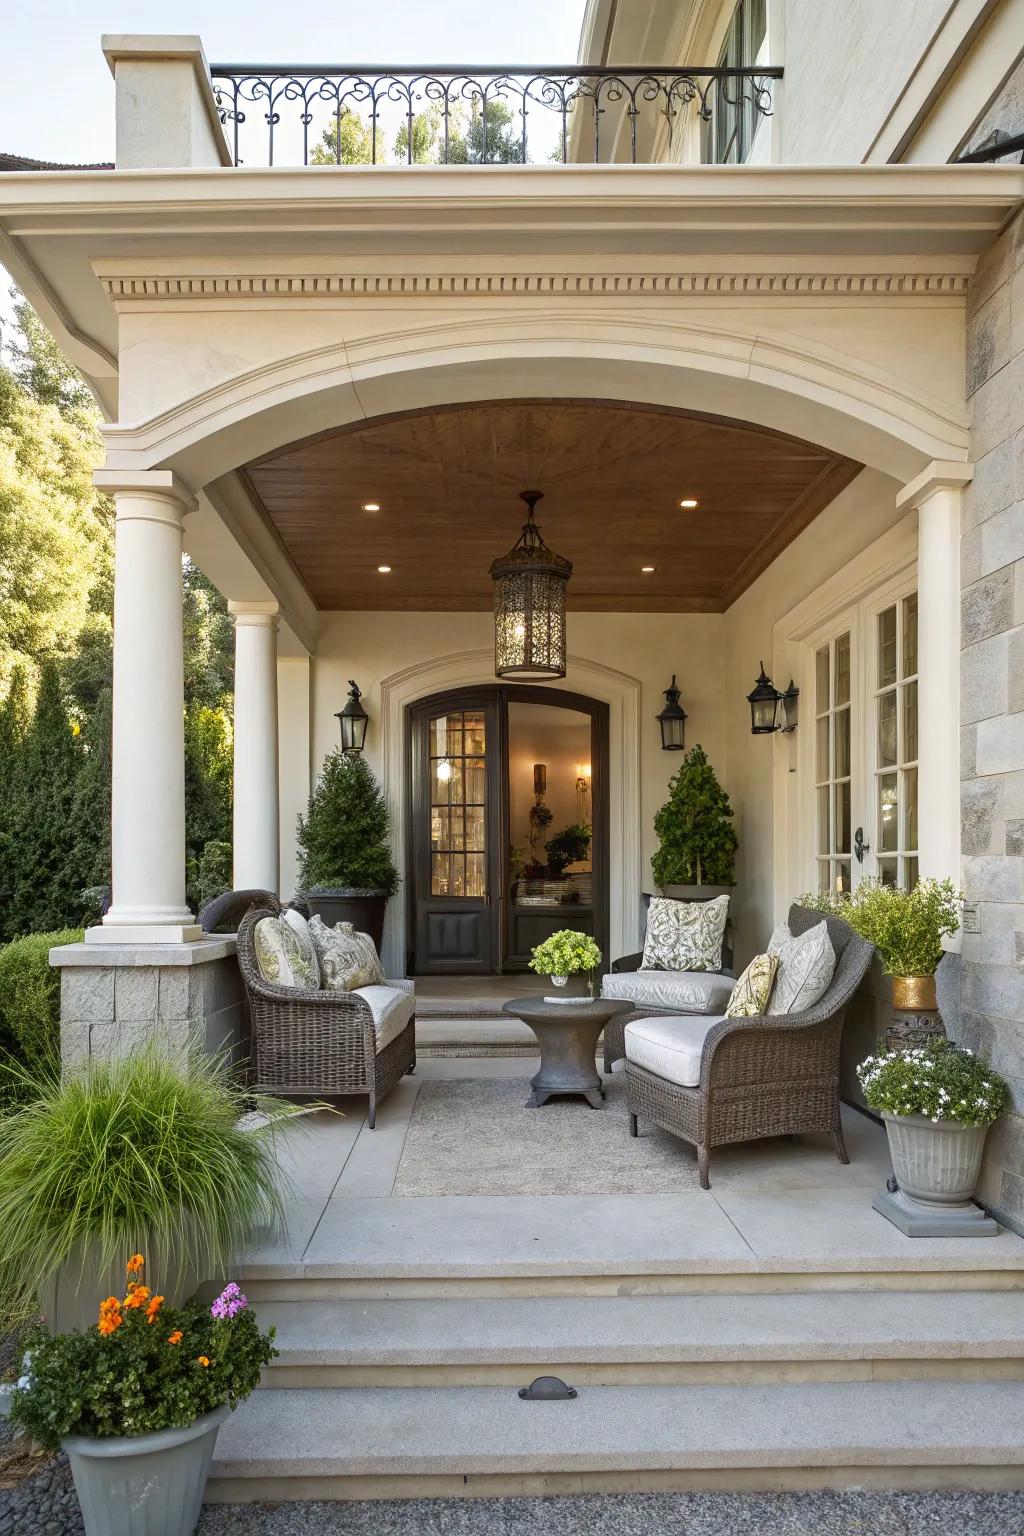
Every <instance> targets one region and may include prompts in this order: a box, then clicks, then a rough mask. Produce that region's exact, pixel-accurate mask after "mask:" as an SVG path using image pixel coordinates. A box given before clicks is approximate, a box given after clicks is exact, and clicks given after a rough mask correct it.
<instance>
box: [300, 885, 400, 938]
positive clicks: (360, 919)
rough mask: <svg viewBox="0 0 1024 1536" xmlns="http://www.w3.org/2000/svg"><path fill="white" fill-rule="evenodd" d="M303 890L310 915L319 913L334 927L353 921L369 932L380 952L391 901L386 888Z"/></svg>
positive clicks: (327, 923)
mask: <svg viewBox="0 0 1024 1536" xmlns="http://www.w3.org/2000/svg"><path fill="white" fill-rule="evenodd" d="M303 894H304V897H305V901H306V905H307V906H308V907H309V912H310V916H311V917H319V918H320V919H321V921H322V922H324V923H325V924H326V925H327V927H328V928H333V927H334V925H335V923H351V924H352V926H353V928H355V929H356V931H357V932H358V933H368V934H369V935H370V938H371V939H372V940H373V942H374V944H375V945H376V946H377V953H378V954H379V953H380V947H381V944H382V943H383V940H384V913H385V910H386V908H387V904H388V897H387V892H386V891H375V890H367V889H365V888H361V887H358V886H343V885H339V886H331V887H327V886H324V887H322V888H320V889H317V890H312V891H305V892H304V893H303Z"/></svg>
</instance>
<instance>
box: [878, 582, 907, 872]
mask: <svg viewBox="0 0 1024 1536" xmlns="http://www.w3.org/2000/svg"><path fill="white" fill-rule="evenodd" d="M876 625H877V630H876V634H877V653H878V663H877V670H876V686H875V697H874V709H875V762H874V785H873V790H874V822H875V828H874V831H875V858H876V862H877V867H878V875H879V878H880V879H881V880H882V881H884V883H885V884H886V885H901V886H903V887H904V888H906V889H909V888H910V887H911V886H913V885H916V884H917V872H918V866H917V748H918V741H917V737H918V729H917V594H916V593H912V594H911V595H910V596H909V597H904V598H901V599H900V601H899V602H897V603H893V604H891V606H890V607H888V608H884V609H883V610H882V612H881V613H879V614H878V615H877V618H876Z"/></svg>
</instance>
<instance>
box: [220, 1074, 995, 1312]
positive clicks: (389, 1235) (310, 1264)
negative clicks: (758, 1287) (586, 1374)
mask: <svg viewBox="0 0 1024 1536" xmlns="http://www.w3.org/2000/svg"><path fill="white" fill-rule="evenodd" d="M534 1070H535V1067H534V1065H533V1063H532V1062H531V1061H530V1060H529V1059H524V1058H523V1057H519V1058H502V1057H480V1058H465V1057H463V1058H461V1059H459V1058H445V1057H437V1058H428V1059H425V1060H421V1061H420V1064H419V1066H418V1068H417V1072H416V1075H415V1076H414V1077H407V1078H404V1079H403V1080H402V1081H401V1082H400V1083H399V1084H398V1085H397V1087H396V1088H395V1089H394V1090H393V1091H392V1092H391V1093H390V1094H389V1095H388V1096H387V1097H386V1098H385V1099H384V1100H383V1102H382V1104H381V1105H380V1106H379V1108H378V1115H377V1128H376V1130H375V1131H371V1130H370V1129H369V1128H368V1126H367V1124H366V1109H365V1102H364V1101H361V1100H344V1101H338V1108H339V1109H340V1111H341V1113H340V1114H331V1113H327V1112H318V1113H316V1114H313V1115H311V1116H310V1117H309V1118H308V1120H307V1121H305V1122H304V1123H302V1124H301V1125H300V1127H299V1128H298V1129H297V1130H296V1131H295V1132H294V1133H293V1134H292V1135H290V1136H287V1137H285V1138H282V1142H281V1148H280V1154H279V1155H280V1160H281V1166H282V1173H283V1176H284V1178H285V1181H286V1184H287V1194H286V1205H287V1223H288V1224H287V1231H286V1232H284V1233H281V1234H278V1235H277V1236H274V1237H270V1238H268V1239H267V1241H265V1242H264V1243H263V1244H262V1245H260V1246H258V1247H256V1248H254V1249H253V1251H251V1252H250V1253H249V1255H248V1256H247V1258H246V1262H245V1265H244V1274H245V1277H246V1279H247V1280H257V1279H259V1278H260V1277H267V1278H270V1277H274V1278H276V1279H278V1280H282V1279H285V1278H286V1277H289V1276H291V1277H294V1278H296V1279H299V1278H305V1279H312V1278H314V1277H331V1276H334V1277H339V1276H348V1277H352V1278H356V1277H359V1276H364V1277H369V1276H375V1277H382V1276H387V1275H389V1274H392V1275H395V1276H401V1277H403V1278H404V1279H411V1278H414V1277H416V1276H420V1277H429V1276H436V1277H444V1278H445V1280H446V1281H447V1282H448V1283H449V1284H450V1285H457V1284H458V1282H459V1279H460V1277H461V1278H463V1279H465V1280H466V1281H467V1282H469V1281H472V1280H473V1279H474V1278H479V1277H488V1278H490V1279H493V1280H496V1281H498V1282H499V1283H503V1284H505V1285H507V1286H508V1287H509V1288H511V1289H514V1288H515V1284H516V1281H517V1279H520V1278H524V1277H534V1278H533V1279H532V1280H531V1284H532V1285H535V1280H536V1277H538V1276H546V1277H548V1281H549V1283H550V1285H551V1287H552V1288H553V1289H556V1290H557V1287H558V1276H559V1275H565V1276H569V1275H573V1276H576V1277H580V1276H586V1275H587V1274H588V1273H589V1274H592V1275H593V1276H595V1279H596V1277H602V1276H603V1277H607V1276H609V1275H633V1276H642V1275H647V1276H651V1277H654V1276H657V1275H659V1274H661V1275H668V1274H671V1275H672V1276H674V1277H677V1278H678V1277H685V1276H687V1275H690V1276H692V1277H697V1276H699V1275H700V1274H701V1273H702V1272H705V1273H708V1272H714V1273H716V1274H718V1275H722V1274H731V1275H734V1276H735V1277H736V1282H737V1285H738V1286H739V1287H742V1286H743V1284H744V1281H743V1278H742V1277H743V1276H747V1277H757V1276H762V1277H763V1276H765V1275H766V1274H769V1273H787V1274H789V1275H793V1274H799V1273H805V1274H807V1275H808V1276H810V1275H814V1274H817V1275H822V1274H827V1273H828V1272H829V1271H834V1272H836V1273H839V1272H842V1273H844V1274H846V1275H849V1274H851V1273H858V1272H862V1273H864V1274H865V1275H867V1274H872V1273H874V1274H877V1272H879V1271H885V1272H887V1273H893V1274H898V1273H899V1272H900V1271H907V1272H923V1271H935V1270H937V1269H941V1270H943V1271H956V1270H966V1269H972V1270H979V1269H986V1268H988V1267H989V1266H990V1265H991V1267H992V1268H993V1269H996V1270H1008V1271H1017V1270H1024V1241H1022V1240H1021V1239H1020V1238H1018V1237H1016V1236H1015V1235H1014V1234H1012V1233H1010V1232H1005V1231H1004V1232H1001V1233H1000V1235H999V1236H998V1237H995V1238H990V1239H972V1240H970V1241H966V1240H961V1241H958V1242H957V1241H953V1240H949V1239H947V1240H941V1239H921V1238H916V1239H911V1238H907V1237H905V1236H903V1235H902V1234H901V1233H900V1232H898V1231H897V1230H896V1228H895V1227H893V1226H892V1225H891V1224H890V1223H889V1222H887V1221H886V1220H885V1219H884V1218H883V1217H881V1216H880V1215H878V1214H877V1213H876V1212H874V1211H873V1210H872V1209H871V1197H872V1195H873V1194H874V1193H875V1191H876V1190H878V1189H880V1188H881V1187H883V1186H884V1183H885V1180H886V1178H887V1177H888V1175H889V1173H890V1172H891V1165H890V1161H889V1156H888V1148H887V1143H886V1138H885V1133H884V1131H883V1130H882V1129H881V1128H880V1127H879V1126H878V1125H877V1124H875V1122H874V1121H872V1120H871V1119H869V1118H868V1117H867V1116H865V1115H862V1114H860V1113H858V1112H857V1111H855V1110H852V1109H846V1110H845V1111H844V1127H845V1133H846V1140H847V1146H848V1149H849V1153H850V1163H849V1165H847V1166H844V1165H842V1164H840V1163H839V1162H838V1161H837V1160H836V1158H835V1156H834V1154H833V1152H832V1150H831V1147H830V1146H829V1144H828V1141H827V1138H825V1137H824V1136H816V1135H814V1136H805V1137H800V1138H797V1139H794V1140H779V1139H771V1140H764V1141H759V1142H751V1143H747V1144H744V1145H740V1146H735V1147H728V1148H721V1149H719V1150H718V1151H717V1152H716V1153H715V1154H714V1157H713V1160H712V1171H711V1178H712V1188H711V1190H710V1191H703V1190H699V1189H692V1188H685V1187H684V1188H682V1189H681V1190H679V1191H673V1190H672V1189H671V1188H667V1189H666V1190H665V1192H664V1193H656V1194H628V1195H608V1194H605V1193H602V1184H601V1168H600V1166H596V1165H595V1166H594V1168H593V1193H592V1194H587V1195H552V1196H542V1195H529V1196H516V1195H494V1196H432V1197H419V1198H410V1197H396V1196H395V1195H394V1193H393V1191H394V1187H395V1181H396V1175H397V1172H398V1168H399V1164H400V1161H401V1158H402V1153H403V1148H404V1145H405V1141H406V1136H407V1133H408V1130H409V1126H410V1122H411V1119H412V1115H413V1110H414V1107H415V1104H416V1099H417V1095H418V1094H419V1092H420V1087H421V1085H422V1084H423V1083H425V1082H440V1081H444V1080H449V1081H451V1080H456V1079H464V1078H477V1079H479V1078H513V1077H518V1078H522V1077H524V1076H529V1075H530V1074H531V1073H532V1072H533V1071H534ZM523 1113H524V1114H532V1115H543V1113H544V1110H539V1111H527V1110H525V1109H524V1111H523ZM595 1113H597V1112H596V1111H592V1110H589V1109H588V1108H587V1107H586V1106H585V1105H583V1104H582V1103H581V1104H580V1106H579V1114H580V1115H587V1114H595ZM614 1132H615V1127H614V1126H613V1124H612V1123H611V1122H609V1134H614ZM510 1155H515V1149H514V1148H511V1149H510ZM679 1156H680V1159H681V1160H683V1162H685V1163H686V1164H688V1163H689V1162H691V1161H692V1160H693V1156H694V1154H693V1151H692V1149H691V1148H689V1147H688V1146H687V1145H686V1143H683V1142H680V1143H679ZM681 1166H682V1164H681ZM747 1283H753V1284H758V1283H763V1282H758V1281H757V1280H756V1279H749V1278H748V1281H747Z"/></svg>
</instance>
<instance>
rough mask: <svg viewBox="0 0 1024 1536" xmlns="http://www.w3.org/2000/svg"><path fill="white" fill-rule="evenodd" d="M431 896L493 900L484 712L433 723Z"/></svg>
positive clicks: (462, 712) (452, 715)
mask: <svg viewBox="0 0 1024 1536" xmlns="http://www.w3.org/2000/svg"><path fill="white" fill-rule="evenodd" d="M429 742H430V893H431V895H432V896H471V897H473V896H475V897H478V898H479V897H484V896H486V895H487V761H486V757H487V742H486V736H485V731H484V716H483V712H482V711H480V710H471V709H464V710H456V711H454V712H452V713H450V714H444V715H437V716H435V717H434V718H433V719H432V720H431V721H430V734H429Z"/></svg>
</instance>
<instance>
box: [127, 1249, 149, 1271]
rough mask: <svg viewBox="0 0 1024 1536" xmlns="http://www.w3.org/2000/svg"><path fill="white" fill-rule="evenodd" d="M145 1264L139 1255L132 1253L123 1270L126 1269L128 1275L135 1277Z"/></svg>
mask: <svg viewBox="0 0 1024 1536" xmlns="http://www.w3.org/2000/svg"><path fill="white" fill-rule="evenodd" d="M145 1262H146V1261H145V1259H144V1258H143V1257H142V1254H141V1253H133V1254H132V1256H131V1258H130V1259H129V1260H128V1263H127V1265H126V1266H125V1268H126V1269H127V1272H128V1274H130V1275H137V1274H138V1273H139V1271H140V1270H141V1269H142V1266H143V1265H144V1264H145Z"/></svg>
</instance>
